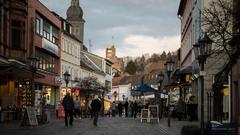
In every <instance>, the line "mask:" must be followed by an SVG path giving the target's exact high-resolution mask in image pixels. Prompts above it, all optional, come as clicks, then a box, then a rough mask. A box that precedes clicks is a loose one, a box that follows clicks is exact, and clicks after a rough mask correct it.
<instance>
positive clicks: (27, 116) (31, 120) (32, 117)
mask: <svg viewBox="0 0 240 135" xmlns="http://www.w3.org/2000/svg"><path fill="white" fill-rule="evenodd" d="M26 125H29V126H38V121H37V116H36V111H35V109H34V107H26V111H25V113H24V116H23V121H22V126H26Z"/></svg>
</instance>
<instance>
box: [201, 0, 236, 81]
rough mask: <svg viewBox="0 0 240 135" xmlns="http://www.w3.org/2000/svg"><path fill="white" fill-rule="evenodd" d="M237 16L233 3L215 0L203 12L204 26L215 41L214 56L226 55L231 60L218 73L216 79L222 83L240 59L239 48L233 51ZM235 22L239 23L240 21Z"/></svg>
mask: <svg viewBox="0 0 240 135" xmlns="http://www.w3.org/2000/svg"><path fill="white" fill-rule="evenodd" d="M236 14H237V12H235V11H234V10H233V3H232V1H230V0H213V1H211V2H210V3H209V8H205V9H204V10H203V12H202V16H203V17H202V21H201V22H202V26H203V28H204V30H205V31H206V32H207V33H208V35H209V37H210V38H211V39H212V40H213V45H214V48H213V50H212V54H214V55H219V54H222V53H225V54H227V56H228V58H229V59H228V61H227V64H226V66H224V67H223V69H222V70H221V71H220V72H219V73H218V75H219V77H218V78H216V79H217V80H218V81H219V82H220V83H221V82H223V81H224V80H223V79H224V78H225V77H226V76H228V74H229V71H230V70H231V67H232V65H233V64H235V62H236V59H237V58H238V57H239V52H240V50H239V47H238V50H237V51H233V47H232V46H231V42H232V41H233V39H234V37H235V35H236V34H235V33H234V32H233V26H234V24H233V19H234V17H235V16H236ZM235 21H237V22H239V20H235ZM234 23H236V22H234Z"/></svg>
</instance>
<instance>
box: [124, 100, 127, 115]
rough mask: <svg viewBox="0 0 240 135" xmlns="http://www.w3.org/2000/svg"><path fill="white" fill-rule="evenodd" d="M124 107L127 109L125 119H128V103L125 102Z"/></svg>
mask: <svg viewBox="0 0 240 135" xmlns="http://www.w3.org/2000/svg"><path fill="white" fill-rule="evenodd" d="M124 107H125V117H128V101H126V102H125V104H124Z"/></svg>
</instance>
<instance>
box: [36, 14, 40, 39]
mask: <svg viewBox="0 0 240 135" xmlns="http://www.w3.org/2000/svg"><path fill="white" fill-rule="evenodd" d="M36 33H37V34H39V35H40V19H38V18H37V19H36Z"/></svg>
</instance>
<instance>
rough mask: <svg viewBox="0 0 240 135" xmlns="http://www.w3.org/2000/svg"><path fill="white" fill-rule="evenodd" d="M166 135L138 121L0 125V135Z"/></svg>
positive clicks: (157, 128)
mask: <svg viewBox="0 0 240 135" xmlns="http://www.w3.org/2000/svg"><path fill="white" fill-rule="evenodd" d="M67 134H68V135H168V133H167V131H166V130H164V129H163V128H161V124H149V123H141V122H140V119H133V118H109V117H104V118H100V119H99V123H98V126H97V127H94V126H93V124H92V120H90V119H89V118H84V119H81V120H79V119H76V120H75V121H74V123H73V126H72V127H65V126H64V119H59V120H51V122H50V123H48V124H44V125H40V126H38V127H32V128H30V127H20V122H16V121H15V122H9V123H2V124H0V135H67Z"/></svg>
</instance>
